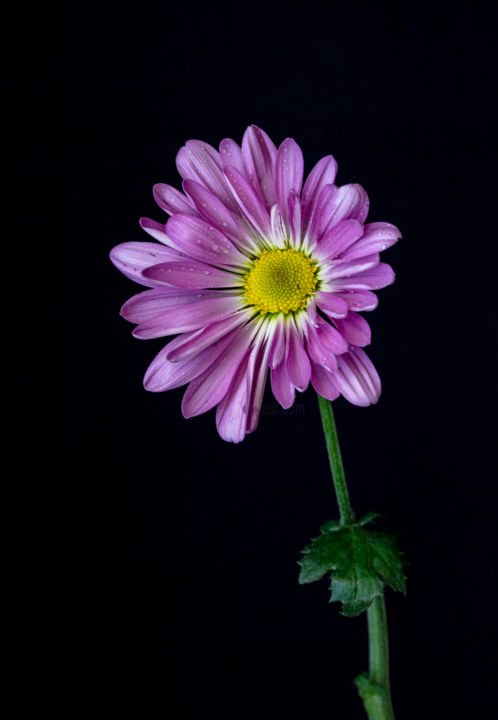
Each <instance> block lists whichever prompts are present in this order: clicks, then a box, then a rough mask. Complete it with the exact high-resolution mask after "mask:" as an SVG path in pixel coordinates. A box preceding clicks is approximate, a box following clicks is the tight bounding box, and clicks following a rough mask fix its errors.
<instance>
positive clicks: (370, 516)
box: [358, 512, 382, 525]
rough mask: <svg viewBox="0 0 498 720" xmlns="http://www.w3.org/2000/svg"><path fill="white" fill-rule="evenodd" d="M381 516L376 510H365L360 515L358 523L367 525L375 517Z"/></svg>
mask: <svg viewBox="0 0 498 720" xmlns="http://www.w3.org/2000/svg"><path fill="white" fill-rule="evenodd" d="M379 517H382V515H381V514H380V513H376V512H367V513H366V514H365V515H363V517H361V518H360V519H359V520H358V525H368V523H370V522H372V520H375V518H379Z"/></svg>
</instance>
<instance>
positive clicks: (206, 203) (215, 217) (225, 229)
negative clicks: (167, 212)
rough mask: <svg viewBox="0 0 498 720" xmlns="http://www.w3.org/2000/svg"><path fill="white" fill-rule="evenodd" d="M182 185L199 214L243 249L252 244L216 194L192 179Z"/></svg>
mask: <svg viewBox="0 0 498 720" xmlns="http://www.w3.org/2000/svg"><path fill="white" fill-rule="evenodd" d="M183 187H184V190H185V192H186V193H187V194H188V195H190V197H191V198H192V200H193V201H194V203H195V206H196V208H197V210H198V211H199V214H200V215H202V217H203V218H204V219H205V220H207V221H208V222H209V223H211V224H212V225H214V227H215V228H217V229H218V230H219V231H220V232H222V233H223V234H224V235H226V236H227V237H228V238H229V239H230V240H232V242H234V243H235V245H236V246H237V247H241V248H244V249H245V248H251V247H252V246H254V241H253V240H252V239H251V238H250V237H249V236H248V234H247V232H246V231H245V230H244V229H243V228H242V227H241V225H240V223H239V222H238V221H237V219H236V217H235V215H234V213H233V212H231V211H230V210H229V209H228V208H227V207H226V205H224V204H223V203H222V201H221V200H219V199H218V198H217V197H216V195H214V194H213V193H212V192H210V191H209V190H206V189H205V188H204V187H203V186H202V185H200V184H199V183H197V182H195V181H194V180H185V181H184V183H183ZM171 219H173V218H171Z"/></svg>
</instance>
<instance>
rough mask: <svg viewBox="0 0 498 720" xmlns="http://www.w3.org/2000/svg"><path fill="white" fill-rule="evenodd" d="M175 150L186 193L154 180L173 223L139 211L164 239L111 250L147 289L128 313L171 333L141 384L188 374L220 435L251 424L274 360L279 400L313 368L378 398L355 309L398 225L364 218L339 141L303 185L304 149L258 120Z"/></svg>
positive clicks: (338, 389)
mask: <svg viewBox="0 0 498 720" xmlns="http://www.w3.org/2000/svg"><path fill="white" fill-rule="evenodd" d="M176 164H177V168H178V171H179V173H180V175H181V176H182V178H183V193H181V192H179V191H178V190H176V189H175V188H173V187H171V186H169V185H165V184H162V183H159V184H157V185H155V186H154V197H155V199H156V202H157V204H158V205H159V207H160V208H161V209H162V210H164V211H166V213H168V214H169V215H170V217H169V219H168V220H167V222H166V224H163V223H159V222H156V221H154V220H150V219H148V218H142V219H141V226H142V228H143V229H144V230H145V231H146V232H147V233H148V234H149V235H150V236H151V237H152V238H154V240H156V241H158V242H154V243H153V242H127V243H123V244H121V245H118V246H117V247H115V248H113V250H112V251H111V260H112V262H113V263H114V265H115V266H116V267H117V268H118V269H119V270H121V272H123V273H124V274H125V275H126V276H127V277H129V278H131V279H132V280H134V281H135V282H137V283H139V284H141V285H145V286H146V287H148V288H149V289H148V290H145V291H144V292H141V293H139V294H138V295H135V296H134V297H132V298H131V299H130V300H128V302H126V303H125V304H124V306H123V308H122V310H121V314H122V315H123V316H124V317H125V318H126V319H127V320H129V321H130V322H132V323H136V324H137V327H136V328H135V329H134V331H133V335H134V336H135V337H137V338H145V339H147V338H159V337H166V336H169V335H176V337H175V338H174V339H173V340H171V341H170V342H169V343H168V344H167V345H166V346H165V347H164V348H163V349H162V350H161V351H160V352H159V354H158V355H157V356H156V357H155V359H154V360H153V361H152V363H151V365H150V366H149V368H148V370H147V372H146V374H145V378H144V385H145V388H146V389H147V390H151V391H152V392H161V391H164V390H169V389H171V388H176V387H180V386H182V385H185V384H186V383H188V387H187V389H186V391H185V394H184V396H183V401H182V412H183V415H184V417H186V418H190V417H193V416H195V415H200V414H201V413H204V412H206V411H207V410H210V409H211V408H213V407H215V406H217V410H216V424H217V428H218V432H219V433H220V435H221V437H222V438H224V439H225V440H228V441H233V442H240V441H241V440H242V439H243V438H244V436H245V434H246V433H250V432H252V431H253V430H255V429H256V426H257V424H258V419H259V414H260V409H261V404H262V398H263V392H264V389H265V385H266V379H267V375H268V370H269V371H270V375H271V388H272V391H273V394H274V396H275V398H276V399H277V401H278V402H279V403H280V405H281V406H282V407H283V408H289V407H290V406H291V405H292V404H293V402H294V399H295V392H296V390H298V391H300V392H302V391H304V390H305V389H306V388H307V387H308V385H309V383H310V382H311V384H312V386H313V387H314V389H315V390H316V391H317V392H318V393H319V394H320V395H322V396H323V397H325V398H328V399H330V400H333V399H335V398H337V397H338V396H339V395H343V396H344V397H345V398H346V399H347V400H349V401H350V402H351V403H353V404H355V405H361V406H366V405H369V404H371V403H375V402H376V401H377V400H378V398H379V395H380V389H381V387H380V380H379V376H378V374H377V372H376V370H375V368H374V366H373V364H372V362H371V361H370V359H369V358H368V357H367V355H366V353H365V352H364V350H363V349H362V348H363V347H364V346H366V345H368V344H369V343H370V339H371V332H370V327H369V325H368V323H367V322H366V320H365V319H364V318H363V317H362V316H361V315H360V314H359V312H362V311H367V310H373V309H374V308H375V307H376V306H377V302H378V301H377V297H376V295H375V294H374V293H373V292H372V291H373V290H377V289H379V288H383V287H385V286H386V285H389V284H390V283H392V282H393V280H394V273H393V271H392V269H391V267H390V266H389V265H387V264H385V263H382V262H380V261H379V252H380V251H382V250H385V249H386V248H388V247H389V246H391V245H393V244H394V243H395V242H396V241H397V239H398V238H399V237H401V235H400V232H399V230H398V229H397V228H396V227H394V225H391V224H390V223H385V222H374V223H368V224H364V223H365V219H366V217H367V214H368V208H369V200H368V196H367V194H366V192H365V190H364V189H363V188H362V187H361V185H357V184H348V185H342V186H337V185H336V184H335V177H336V171H337V163H336V161H335V160H334V158H333V157H332V156H331V155H328V156H326V157H324V158H322V159H321V160H320V161H319V162H318V163H317V164H316V165H315V167H314V168H313V169H312V171H311V172H310V174H309V175H308V177H307V179H306V182H305V183H304V186H303V155H302V152H301V149H300V147H299V146H298V145H297V143H296V142H295V141H294V140H293V139H291V138H287V139H286V140H284V141H283V143H282V144H281V145H280V147H279V148H278V150H277V148H276V146H275V145H274V143H273V142H272V141H271V139H270V138H269V137H268V135H267V134H266V133H265V132H264V131H263V130H261V129H260V128H258V127H256V126H254V125H252V126H250V127H249V128H247V130H246V132H245V133H244V137H243V139H242V146H241V147H239V146H238V145H237V144H236V143H235V142H234V141H233V140H230V139H225V140H222V142H221V143H220V149H219V152H218V151H216V150H215V149H214V148H213V147H211V146H210V145H208V144H207V143H204V142H201V141H199V140H189V141H188V142H187V143H186V144H185V146H184V147H182V148H181V149H180V151H179V152H178V155H177V158H176Z"/></svg>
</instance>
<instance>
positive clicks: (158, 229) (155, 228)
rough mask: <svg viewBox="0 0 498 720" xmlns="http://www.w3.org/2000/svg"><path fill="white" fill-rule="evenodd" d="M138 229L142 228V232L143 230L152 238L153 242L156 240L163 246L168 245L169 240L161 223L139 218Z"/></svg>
mask: <svg viewBox="0 0 498 720" xmlns="http://www.w3.org/2000/svg"><path fill="white" fill-rule="evenodd" d="M140 227H141V228H142V230H145V232H146V233H148V234H149V235H150V236H151V237H153V238H154V240H158V241H159V242H160V243H163V244H164V245H169V244H170V242H169V238H168V236H167V235H166V229H165V226H164V225H163V224H162V223H158V222H156V221H155V220H151V219H150V218H146V217H143V218H140Z"/></svg>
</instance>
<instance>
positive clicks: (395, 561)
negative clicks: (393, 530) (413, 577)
mask: <svg viewBox="0 0 498 720" xmlns="http://www.w3.org/2000/svg"><path fill="white" fill-rule="evenodd" d="M371 535H372V537H371V538H370V543H371V545H372V550H373V556H372V565H373V567H374V569H375V571H376V572H377V573H378V575H379V576H380V577H381V578H382V579H383V580H384V582H385V583H386V585H389V586H390V587H392V589H393V590H396V591H397V592H401V593H403V594H404V593H406V576H405V573H404V572H403V565H404V564H405V562H404V558H403V553H402V552H401V550H400V549H399V547H398V541H397V540H396V538H395V537H394V535H388V534H387V533H382V532H375V533H371Z"/></svg>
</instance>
